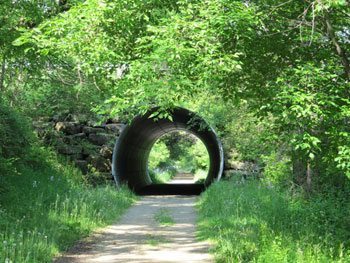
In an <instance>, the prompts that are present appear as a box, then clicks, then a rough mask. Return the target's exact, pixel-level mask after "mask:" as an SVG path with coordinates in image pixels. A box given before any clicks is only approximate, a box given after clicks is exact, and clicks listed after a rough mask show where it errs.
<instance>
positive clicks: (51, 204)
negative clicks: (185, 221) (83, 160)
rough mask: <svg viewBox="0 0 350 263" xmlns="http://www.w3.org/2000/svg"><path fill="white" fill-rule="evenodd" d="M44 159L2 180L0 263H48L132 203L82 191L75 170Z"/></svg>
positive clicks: (112, 192)
mask: <svg viewBox="0 0 350 263" xmlns="http://www.w3.org/2000/svg"><path fill="white" fill-rule="evenodd" d="M39 155H41V156H39V157H38V158H39V159H40V158H43V153H42V152H41V153H39ZM45 158H46V160H45V161H44V160H39V161H35V162H34V163H33V164H32V165H31V162H30V161H29V162H28V161H26V162H19V163H18V164H17V165H18V167H17V172H12V173H11V174H8V175H6V176H3V177H2V180H3V181H4V183H5V184H4V185H5V187H4V190H3V191H2V192H1V193H0V262H7V263H9V262H16V263H17V262H33V263H34V262H35V263H38V262H51V261H52V258H53V257H54V256H55V255H57V254H59V253H60V252H62V251H64V250H66V249H67V248H68V247H70V246H71V245H72V244H73V243H74V242H75V241H76V240H78V239H80V238H82V237H84V236H87V235H88V234H89V233H91V231H93V230H94V229H96V228H98V227H102V226H105V225H106V224H109V223H111V222H112V221H115V220H116V219H117V218H118V217H119V216H120V215H121V214H122V213H123V211H124V210H125V209H126V208H127V207H128V206H129V205H130V204H131V203H132V202H133V200H134V196H133V195H132V193H131V192H130V191H129V190H127V189H120V190H119V191H116V189H115V187H112V186H106V187H99V188H92V187H89V186H87V185H84V183H83V181H82V179H81V174H80V173H79V171H78V170H76V169H75V168H73V167H71V166H70V165H69V164H67V163H62V162H59V161H58V160H57V158H55V157H53V156H52V155H51V156H50V154H49V156H46V157H45ZM41 162H42V163H41ZM38 163H39V164H38ZM12 171H14V169H13V170H12Z"/></svg>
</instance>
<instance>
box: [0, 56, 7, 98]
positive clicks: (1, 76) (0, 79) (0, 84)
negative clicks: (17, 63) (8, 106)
mask: <svg viewBox="0 0 350 263" xmlns="http://www.w3.org/2000/svg"><path fill="white" fill-rule="evenodd" d="M5 73H6V59H5V56H4V57H3V58H2V63H1V72H0V93H2V92H4V91H5Z"/></svg>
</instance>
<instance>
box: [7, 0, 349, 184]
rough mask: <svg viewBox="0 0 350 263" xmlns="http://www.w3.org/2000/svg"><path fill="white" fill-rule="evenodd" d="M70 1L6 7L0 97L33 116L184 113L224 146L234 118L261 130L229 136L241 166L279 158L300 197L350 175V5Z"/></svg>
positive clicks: (325, 1)
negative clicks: (200, 120) (250, 139)
mask: <svg viewBox="0 0 350 263" xmlns="http://www.w3.org/2000/svg"><path fill="white" fill-rule="evenodd" d="M67 2H68V4H67V3H66V4H65V8H63V11H62V7H60V6H57V5H56V6H51V5H49V4H42V5H39V4H35V3H34V4H33V6H31V7H29V6H26V5H24V4H23V5H22V4H19V3H17V2H14V3H12V4H11V2H8V3H7V5H4V7H2V9H3V11H4V12H5V11H6V8H10V7H11V5H13V7H15V8H16V10H17V11H16V12H14V13H13V15H12V16H11V20H9V22H8V23H7V24H6V26H3V27H2V30H3V31H4V30H7V31H6V32H10V29H13V28H17V29H18V30H17V31H16V30H12V31H14V32H15V33H11V34H10V33H9V34H8V37H9V38H6V39H4V40H3V42H2V45H3V46H6V47H8V48H9V49H11V50H13V51H16V52H15V53H14V52H12V51H11V52H6V51H4V52H3V58H4V61H3V64H2V65H3V71H2V79H3V82H2V83H3V85H2V86H3V89H4V90H5V93H4V94H6V95H7V99H8V100H10V101H11V102H12V103H16V102H17V103H18V104H21V105H27V106H28V107H26V108H27V109H28V108H33V107H34V108H35V109H37V110H35V111H34V112H33V111H31V113H30V114H31V115H33V114H37V115H42V114H45V113H48V112H52V113H53V112H57V111H60V110H69V111H80V112H82V111H84V112H89V111H90V110H91V109H94V112H97V113H99V114H101V113H102V114H111V115H115V114H117V115H119V116H125V117H126V118H127V117H128V116H129V117H130V116H133V114H135V113H143V112H145V111H146V110H147V109H149V108H150V107H153V106H155V105H157V106H160V115H159V117H167V116H168V115H167V113H166V112H167V111H168V110H171V108H172V107H174V106H179V105H180V106H186V107H188V108H190V109H192V110H196V111H199V112H200V113H202V114H203V115H204V117H207V118H208V119H209V120H211V122H212V125H214V126H216V127H217V129H218V130H219V132H220V133H221V134H223V135H224V137H225V135H226V136H227V138H233V136H232V134H233V133H235V132H236V128H237V125H236V124H235V121H236V120H235V118H234V117H235V116H236V117H241V119H243V120H244V118H245V117H246V116H247V118H248V121H247V123H250V121H251V120H253V119H254V118H256V119H255V122H254V123H255V124H257V125H253V127H251V128H247V127H249V125H250V124H248V126H247V125H246V123H243V128H241V129H243V130H246V133H245V134H250V131H251V132H252V133H253V134H254V133H256V134H258V138H259V139H257V140H255V139H254V140H255V143H253V144H252V145H251V144H250V143H246V142H243V141H242V143H243V144H245V145H244V146H241V144H240V143H236V142H234V140H232V139H228V140H227V141H231V142H232V143H233V145H234V146H237V145H239V146H237V148H240V150H241V152H240V153H239V154H240V155H241V156H242V157H243V158H246V159H250V160H255V161H257V162H263V161H262V160H263V158H261V155H269V154H271V153H272V152H277V153H278V156H281V158H282V159H284V158H285V156H286V157H287V158H289V159H290V165H291V166H290V167H292V169H293V178H292V181H293V182H294V183H297V184H301V185H304V186H305V189H307V190H311V189H312V188H313V187H316V186H317V185H322V184H336V185H339V184H343V183H342V182H341V181H344V180H345V176H346V175H349V173H350V171H349V167H350V166H349V151H350V149H349V144H350V142H349V114H350V113H349V108H350V102H349V92H348V90H349V76H350V67H349V58H348V53H347V50H348V48H349V45H350V41H349V27H348V26H349V15H348V13H349V4H348V2H346V1H344V0H332V1H330V0H317V1H308V0H305V1H287V2H285V1H270V0H261V1H254V2H250V1H248V2H247V1H238V0H237V1H228V0H206V1H177V2H175V1H166V0H163V1H161V0H152V1H147V2H145V1H140V0H126V1H100V0H87V1H82V2H80V1H67ZM29 11H30V12H29ZM7 16H8V15H7V14H6V15H5V13H4V14H3V17H4V18H7ZM23 21H26V22H23ZM28 21H30V23H29V22H28ZM12 31H11V32H12ZM4 32H5V31H4ZM5 55H6V56H5ZM13 63H15V64H13ZM16 63H17V64H16ZM23 63H24V64H26V65H27V67H25V68H24V67H22V65H23ZM14 69H15V70H14ZM12 76H13V77H12ZM23 80H25V83H23ZM5 88H6V89H5ZM103 101H105V103H102V102H103ZM76 102H80V103H76ZM213 103H214V104H215V107H214V106H213ZM219 104H220V106H219ZM73 105H74V106H73ZM237 109H238V110H237ZM240 109H243V112H241V111H240ZM23 110H25V108H24V109H23ZM231 112H236V114H234V113H233V114H231ZM218 116H219V117H218ZM242 116H243V117H242ZM254 116H255V117H254ZM252 118H253V119H252ZM235 125H236V126H235ZM248 130H249V132H248ZM247 136H249V135H247ZM242 137H243V138H246V136H242ZM243 140H244V139H243ZM244 141H246V140H244ZM261 143H263V144H264V147H263V149H261V148H260V147H259V146H257V147H254V145H259V144H261ZM271 143H272V144H273V145H274V146H273V147H267V146H266V145H270V144H271ZM233 145H229V146H228V148H232V147H231V146H233ZM251 146H253V147H254V148H253V149H252V147H251ZM265 146H266V147H265ZM247 148H249V150H248V149H247ZM282 155H283V156H282ZM313 183H314V184H313ZM316 188H317V187H316Z"/></svg>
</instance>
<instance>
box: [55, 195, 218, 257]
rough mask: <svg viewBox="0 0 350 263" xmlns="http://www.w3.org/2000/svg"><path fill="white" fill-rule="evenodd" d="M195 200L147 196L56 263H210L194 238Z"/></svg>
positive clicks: (204, 246)
mask: <svg viewBox="0 0 350 263" xmlns="http://www.w3.org/2000/svg"><path fill="white" fill-rule="evenodd" d="M195 201H196V197H192V196H147V197H142V198H141V199H140V200H139V201H138V202H137V203H136V205H134V206H133V207H131V208H130V209H129V210H128V211H127V212H126V213H125V214H124V216H123V217H122V218H121V220H120V221H119V222H117V223H116V224H114V225H111V226H110V227H108V228H106V229H104V230H102V231H101V232H100V233H97V234H95V235H93V236H92V237H90V239H89V240H86V241H85V242H82V243H80V244H77V245H76V246H75V247H74V248H73V249H72V250H71V251H69V252H68V253H67V254H65V255H64V256H63V257H61V258H58V259H57V260H56V261H55V262H56V263H66V262H79V263H80V262H81V263H83V262H84V263H89V262H94V263H98V262H101V263H102V262H103V263H111V262H134V263H141V262H142V263H146V262H147V263H149V262H213V261H214V260H213V258H212V257H211V255H209V253H208V250H209V244H208V243H206V242H202V241H198V240H197V239H196V238H195V231H196V225H195V223H196V217H197V215H196V211H195V207H194V206H195Z"/></svg>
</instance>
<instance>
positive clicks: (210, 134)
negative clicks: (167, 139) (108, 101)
mask: <svg viewBox="0 0 350 263" xmlns="http://www.w3.org/2000/svg"><path fill="white" fill-rule="evenodd" d="M154 111H155V109H154V110H151V111H149V112H148V113H146V114H145V115H143V116H137V117H136V118H134V119H133V121H132V122H131V123H130V124H129V125H127V126H126V127H125V128H124V129H123V131H122V133H121V135H120V136H119V138H118V139H117V142H116V144H115V147H114V151H113V159H112V174H113V177H114V180H115V182H116V184H117V185H118V186H119V185H121V184H127V185H128V186H129V188H130V189H132V190H133V191H134V192H136V193H137V194H141V195H147V194H160V195H162V194H164V195H166V194H169V195H171V194H185V195H187V194H199V193H201V192H202V191H203V190H204V189H205V188H206V187H207V186H209V185H210V184H211V183H212V182H213V181H215V180H220V178H221V175H222V172H223V165H224V156H223V149H222V145H221V142H220V140H219V138H218V137H217V135H216V133H215V131H214V130H213V129H212V128H211V127H210V126H209V125H208V124H207V123H206V121H205V120H204V119H202V118H201V117H200V116H198V115H197V114H195V113H193V112H191V111H189V110H187V109H184V108H175V109H174V110H172V112H171V116H172V119H173V120H172V121H170V120H168V119H160V120H154V119H153V118H150V116H151V114H152V113H153V112H154ZM174 131H186V132H189V133H192V134H194V135H195V136H196V137H198V138H199V139H200V140H201V141H202V142H203V143H204V145H205V146H206V149H207V151H208V155H209V170H208V175H207V177H206V180H205V181H204V183H202V184H153V183H152V180H151V178H150V177H149V174H148V157H149V154H150V151H151V149H152V147H153V145H154V143H155V142H156V141H157V140H158V139H159V138H160V137H162V136H163V135H164V134H166V133H170V132H174Z"/></svg>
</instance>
